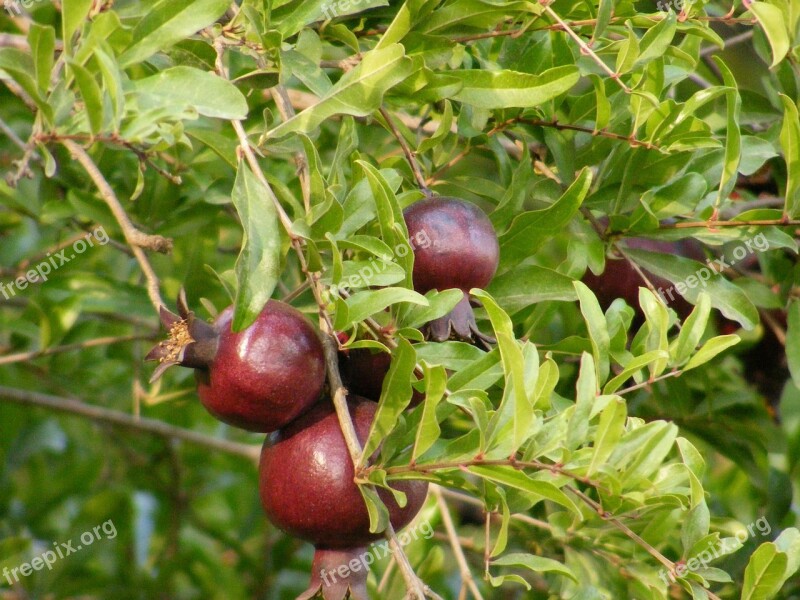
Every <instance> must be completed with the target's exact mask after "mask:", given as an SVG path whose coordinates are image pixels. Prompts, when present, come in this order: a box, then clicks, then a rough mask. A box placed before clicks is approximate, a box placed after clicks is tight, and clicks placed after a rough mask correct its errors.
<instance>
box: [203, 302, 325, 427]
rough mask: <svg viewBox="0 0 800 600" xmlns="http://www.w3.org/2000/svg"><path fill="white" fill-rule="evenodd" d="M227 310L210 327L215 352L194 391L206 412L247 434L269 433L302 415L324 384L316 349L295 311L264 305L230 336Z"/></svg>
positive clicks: (229, 310) (310, 329)
mask: <svg viewBox="0 0 800 600" xmlns="http://www.w3.org/2000/svg"><path fill="white" fill-rule="evenodd" d="M232 318H233V308H230V307H229V308H227V309H225V310H224V311H223V312H222V313H220V315H219V317H218V318H217V320H216V321H215V323H214V327H215V329H216V330H217V331H219V332H220V337H219V342H218V347H217V353H216V355H215V356H214V360H213V362H212V364H211V366H210V367H209V369H208V370H207V371H198V373H197V391H198V393H199V394H200V401H201V402H202V403H203V406H205V407H206V409H207V410H208V412H210V413H211V414H212V415H214V416H215V417H217V418H218V419H220V420H221V421H224V422H226V423H230V424H231V425H235V426H237V427H241V428H243V429H249V430H251V431H262V432H267V431H275V430H276V429H279V428H281V427H283V426H284V425H286V424H287V423H289V422H290V421H292V420H293V419H295V418H296V417H298V416H299V415H300V414H301V413H303V412H305V411H306V410H308V409H309V408H310V407H311V406H312V405H313V404H314V403H315V402H316V401H317V400H318V399H319V396H320V393H321V392H322V387H323V385H324V383H325V359H324V356H323V351H322V344H321V342H320V340H319V337H318V336H317V333H316V332H315V331H314V328H313V327H312V325H311V323H309V322H308V320H307V319H306V318H305V317H304V316H303V315H302V314H301V313H300V312H299V311H297V310H295V309H294V308H292V307H291V306H289V305H288V304H284V303H283V302H278V301H276V300H270V301H269V302H268V303H267V305H266V306H265V307H264V310H262V311H261V314H260V315H259V316H258V319H257V320H256V321H255V323H253V324H252V325H251V326H250V327H248V328H247V329H245V330H244V331H242V332H239V333H233V332H232V331H231V319H232Z"/></svg>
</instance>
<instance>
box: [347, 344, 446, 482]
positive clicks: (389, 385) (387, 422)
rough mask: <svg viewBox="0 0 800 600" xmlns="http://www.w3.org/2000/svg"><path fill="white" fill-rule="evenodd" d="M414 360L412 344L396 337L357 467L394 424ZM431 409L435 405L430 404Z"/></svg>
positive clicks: (405, 396) (408, 387)
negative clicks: (373, 416)
mask: <svg viewBox="0 0 800 600" xmlns="http://www.w3.org/2000/svg"><path fill="white" fill-rule="evenodd" d="M416 363H417V354H416V352H415V351H414V347H413V346H412V345H411V344H410V343H409V342H408V340H406V339H405V338H403V337H398V338H397V348H396V349H395V351H394V352H393V354H392V362H391V366H390V367H389V372H388V373H387V374H386V378H385V379H384V381H383V391H382V392H381V400H380V402H379V404H378V410H377V412H376V413H375V418H374V419H373V421H372V426H371V427H370V430H369V435H368V436H367V441H366V442H365V443H364V451H363V452H362V453H361V459H360V460H359V467H363V466H365V465H366V464H367V463H368V462H369V459H370V457H371V456H372V453H373V452H375V450H377V449H378V446H380V444H381V442H382V441H383V440H384V439H385V438H386V436H388V435H389V433H390V432H391V431H392V429H394V427H395V425H397V421H398V418H399V417H400V415H401V414H402V412H403V411H404V410H405V409H406V407H407V406H408V403H409V402H411V395H412V394H413V390H412V388H411V375H412V374H413V373H414V367H415V366H416ZM434 411H435V408H434Z"/></svg>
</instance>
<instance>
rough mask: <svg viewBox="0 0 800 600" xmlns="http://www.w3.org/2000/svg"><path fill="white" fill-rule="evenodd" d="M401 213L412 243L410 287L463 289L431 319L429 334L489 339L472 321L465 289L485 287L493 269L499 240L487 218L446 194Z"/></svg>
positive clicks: (443, 337) (439, 338)
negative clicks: (441, 314)
mask: <svg viewBox="0 0 800 600" xmlns="http://www.w3.org/2000/svg"><path fill="white" fill-rule="evenodd" d="M403 216H404V218H405V221H406V226H407V227H408V235H409V239H410V241H411V243H412V244H413V246H414V273H413V278H414V289H415V290H416V291H418V292H420V293H421V294H424V293H426V292H428V291H430V290H440V291H441V290H447V289H454V288H455V289H459V290H461V291H463V292H464V296H463V298H462V299H461V301H460V302H459V303H458V305H456V307H455V308H454V309H453V310H452V312H450V313H449V314H447V315H445V316H444V317H441V318H439V319H437V320H435V321H432V322H431V323H429V325H428V334H429V337H430V338H432V339H433V340H435V341H438V342H441V341H444V340H447V339H450V338H451V337H455V338H457V339H460V340H464V341H474V339H476V338H477V339H478V340H479V341H483V342H486V341H489V340H491V338H488V337H487V336H485V335H483V334H482V333H481V332H480V330H479V329H478V327H477V325H476V324H475V315H474V314H473V313H472V307H471V306H470V303H469V295H468V292H469V290H470V289H471V288H484V287H486V286H487V285H488V284H489V282H490V281H491V280H492V277H494V274H495V271H496V270H497V264H498V261H499V258H500V246H499V244H498V242H497V234H496V233H495V231H494V228H493V227H492V223H491V221H489V219H488V218H487V217H486V215H485V214H484V213H483V211H481V210H480V209H479V208H478V207H477V206H475V205H474V204H471V203H469V202H465V201H464V200H459V199H458V198H446V197H436V198H427V199H425V200H421V201H420V202H416V203H414V204H412V205H411V206H409V207H408V208H406V209H405V211H404V212H403Z"/></svg>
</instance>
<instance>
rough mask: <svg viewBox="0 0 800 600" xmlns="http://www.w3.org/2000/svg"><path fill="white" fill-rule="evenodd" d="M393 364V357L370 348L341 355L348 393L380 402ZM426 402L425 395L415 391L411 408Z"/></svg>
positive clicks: (410, 404) (341, 367) (349, 351)
mask: <svg viewBox="0 0 800 600" xmlns="http://www.w3.org/2000/svg"><path fill="white" fill-rule="evenodd" d="M391 364H392V355H391V354H388V353H386V352H378V351H375V352H373V351H372V350H370V349H368V348H355V349H353V350H348V351H346V352H340V353H339V370H340V371H341V374H342V380H343V381H344V384H345V386H347V389H348V391H350V392H351V393H353V394H355V395H357V396H363V397H364V398H367V399H368V400H375V401H376V402H377V401H378V400H380V397H381V391H382V390H383V380H384V379H385V378H386V374H387V373H388V372H389V367H390V366H391ZM424 400H425V394H423V393H422V392H418V391H417V390H416V389H415V390H413V393H412V395H411V402H410V403H409V404H408V407H409V408H414V407H415V406H417V405H419V404H420V403H421V402H423V401H424Z"/></svg>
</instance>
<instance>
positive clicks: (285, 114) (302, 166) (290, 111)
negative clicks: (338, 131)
mask: <svg viewBox="0 0 800 600" xmlns="http://www.w3.org/2000/svg"><path fill="white" fill-rule="evenodd" d="M272 99H273V100H275V105H276V106H277V107H278V112H279V113H281V117H282V118H283V120H284V121H288V120H289V119H291V118H292V117H293V116H294V115H295V112H294V106H292V101H291V100H290V99H289V93H288V92H287V91H286V87H285V86H283V85H276V86H275V87H274V88H272ZM294 164H295V165H296V166H297V175H298V177H299V179H300V188H301V189H302V191H303V207H304V208H305V209H306V212H307V213H308V212H310V211H311V175H310V172H309V169H308V156H306V153H305V151H304V150H299V151H298V152H295V153H294Z"/></svg>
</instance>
